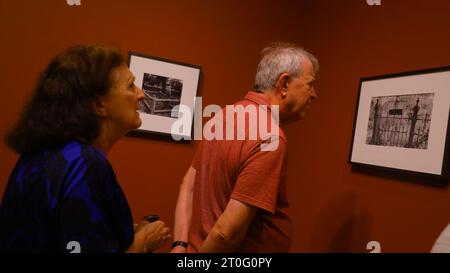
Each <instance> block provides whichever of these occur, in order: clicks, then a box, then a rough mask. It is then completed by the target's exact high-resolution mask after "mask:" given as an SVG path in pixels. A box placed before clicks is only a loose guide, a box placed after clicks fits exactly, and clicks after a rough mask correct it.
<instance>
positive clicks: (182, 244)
mask: <svg viewBox="0 0 450 273" xmlns="http://www.w3.org/2000/svg"><path fill="white" fill-rule="evenodd" d="M176 246H182V247H184V248H187V247H188V243H187V242H183V241H175V242H173V243H172V248H174V247H176Z"/></svg>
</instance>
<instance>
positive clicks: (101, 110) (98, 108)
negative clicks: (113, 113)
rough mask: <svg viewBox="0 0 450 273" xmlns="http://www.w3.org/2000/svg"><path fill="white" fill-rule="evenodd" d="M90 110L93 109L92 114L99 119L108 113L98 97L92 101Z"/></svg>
mask: <svg viewBox="0 0 450 273" xmlns="http://www.w3.org/2000/svg"><path fill="white" fill-rule="evenodd" d="M92 108H93V109H94V112H95V113H96V114H97V115H99V116H101V117H104V116H106V114H107V113H108V111H107V110H106V107H105V105H104V103H103V101H102V99H101V98H100V97H95V98H94V100H93V101H92Z"/></svg>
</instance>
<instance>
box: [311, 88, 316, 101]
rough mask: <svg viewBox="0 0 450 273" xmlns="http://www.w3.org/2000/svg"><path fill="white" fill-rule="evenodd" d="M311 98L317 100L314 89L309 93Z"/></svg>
mask: <svg viewBox="0 0 450 273" xmlns="http://www.w3.org/2000/svg"><path fill="white" fill-rule="evenodd" d="M311 98H313V99H316V98H317V93H316V89H315V88H314V87H313V88H312V91H311Z"/></svg>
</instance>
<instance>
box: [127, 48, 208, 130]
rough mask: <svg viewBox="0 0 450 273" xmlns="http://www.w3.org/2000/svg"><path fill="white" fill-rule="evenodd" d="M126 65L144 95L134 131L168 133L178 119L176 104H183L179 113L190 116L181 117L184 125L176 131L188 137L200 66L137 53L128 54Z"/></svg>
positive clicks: (177, 106)
mask: <svg viewBox="0 0 450 273" xmlns="http://www.w3.org/2000/svg"><path fill="white" fill-rule="evenodd" d="M128 65H129V68H130V71H131V72H132V73H133V75H134V76H135V78H136V79H135V85H136V86H137V87H139V88H141V89H142V91H143V92H144V95H145V98H144V100H143V101H142V102H141V105H140V111H139V112H140V117H141V120H142V125H141V127H139V128H138V129H137V130H136V131H137V132H139V133H157V134H163V135H170V134H171V130H172V125H173V124H174V123H175V122H176V121H177V120H179V119H180V118H182V114H180V113H179V106H180V105H183V106H185V107H187V108H188V109H189V111H186V112H183V114H186V113H189V114H190V117H188V118H186V117H183V121H184V124H183V126H185V127H187V128H184V133H182V132H177V134H178V135H179V136H180V137H183V138H184V139H190V137H191V131H192V130H191V129H192V120H193V114H194V104H195V97H196V95H197V90H198V86H199V79H200V67H199V66H196V65H192V64H186V63H181V62H176V61H172V60H167V59H162V58H158V57H152V56H147V55H144V54H141V53H137V52H129V53H128ZM186 121H188V124H186Z"/></svg>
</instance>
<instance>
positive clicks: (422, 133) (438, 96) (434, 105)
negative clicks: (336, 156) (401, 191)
mask: <svg viewBox="0 0 450 273" xmlns="http://www.w3.org/2000/svg"><path fill="white" fill-rule="evenodd" d="M449 111H450V67H443V68H434V69H428V70H421V71H413V72H405V73H399V74H391V75H383V76H376V77H368V78H362V79H361V80H360V84H359V94H358V100H357V107H356V113H355V123H354V127H353V138H352V144H351V151H350V163H351V164H355V165H362V166H368V167H371V166H373V167H377V168H383V169H388V170H393V171H402V172H404V171H406V172H411V173H417V174H420V175H427V176H433V177H439V178H443V177H447V175H448V166H447V165H448V162H447V156H448V145H449V136H448V132H449V131H450V130H449V128H448V125H449Z"/></svg>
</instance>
